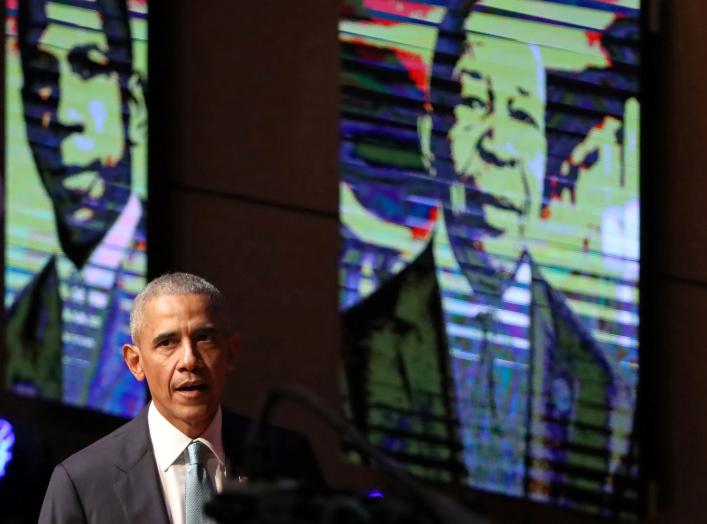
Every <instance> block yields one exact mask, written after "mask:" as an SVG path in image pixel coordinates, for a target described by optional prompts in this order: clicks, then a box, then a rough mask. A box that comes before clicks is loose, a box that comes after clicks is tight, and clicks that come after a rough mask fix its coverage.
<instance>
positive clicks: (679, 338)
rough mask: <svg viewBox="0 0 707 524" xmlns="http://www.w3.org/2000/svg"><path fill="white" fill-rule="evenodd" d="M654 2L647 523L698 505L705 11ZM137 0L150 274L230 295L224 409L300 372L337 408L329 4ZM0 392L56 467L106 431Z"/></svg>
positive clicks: (311, 431)
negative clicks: (236, 343) (143, 41)
mask: <svg viewBox="0 0 707 524" xmlns="http://www.w3.org/2000/svg"><path fill="white" fill-rule="evenodd" d="M664 3H665V5H664V6H663V11H662V12H661V13H660V17H659V20H660V27H659V31H658V33H657V34H654V35H653V36H651V37H650V39H649V43H648V45H647V53H646V55H645V63H646V72H647V74H646V78H645V87H646V93H645V98H644V101H643V103H644V122H643V124H644V125H645V126H646V129H647V131H646V133H645V134H644V141H643V144H642V147H643V150H644V152H645V154H644V159H643V161H644V167H645V170H644V176H643V184H644V191H645V192H644V200H643V206H644V212H643V217H644V224H643V226H644V241H645V244H644V245H645V247H646V251H645V253H644V255H645V259H644V260H645V261H646V266H645V271H644V274H643V277H644V285H645V287H644V295H643V297H642V300H643V301H644V312H643V313H644V317H643V322H644V330H645V331H644V333H643V348H644V353H643V358H644V361H643V366H644V375H643V386H644V389H643V397H642V399H643V401H644V406H643V411H642V413H643V416H644V424H643V429H644V438H645V442H646V445H645V446H644V459H645V462H646V468H645V473H646V475H647V484H646V486H647V491H648V493H649V497H648V499H649V501H648V506H649V516H648V517H647V518H645V519H643V520H642V522H651V523H653V522H655V523H690V522H704V521H705V517H704V514H705V509H704V506H705V501H707V343H706V342H705V340H707V321H706V320H704V319H703V316H704V315H705V312H707V307H706V306H707V227H706V226H705V223H704V220H705V218H706V217H707V213H706V212H705V206H706V205H707V198H706V196H705V193H706V192H707V173H705V166H707V97H705V92H707V67H705V65H706V64H707V36H705V33H704V24H705V20H707V2H704V0H671V1H670V2H664ZM152 4H153V5H151V17H152V18H153V20H155V21H156V23H154V24H153V25H152V28H151V35H150V38H151V46H152V50H151V61H152V63H151V78H150V94H149V96H150V103H151V115H150V125H151V153H150V154H151V159H150V176H151V177H152V184H153V186H152V188H151V193H150V199H151V216H150V221H151V228H152V229H151V231H150V252H151V256H152V257H153V258H152V260H151V264H152V267H151V271H152V272H153V274H155V273H157V272H161V271H164V270H185V271H192V272H195V273H198V274H200V275H203V276H204V277H206V278H207V279H209V280H211V281H213V282H214V283H215V284H216V285H217V286H218V287H220V288H221V290H222V291H223V292H224V293H225V294H226V296H227V297H229V298H230V300H231V305H232V309H233V316H234V318H235V319H236V323H237V326H238V328H239V330H240V332H241V336H242V354H241V357H240V362H239V367H238V369H237V371H236V373H235V374H234V375H233V376H232V377H231V380H230V384H229V385H228V387H227V391H226V398H225V404H226V405H227V406H228V407H229V408H232V409H234V410H236V411H239V412H241V413H245V414H250V415H252V414H255V413H256V412H257V409H258V407H259V404H260V400H261V398H262V396H263V395H264V393H265V392H266V391H267V390H268V389H269V388H270V387H272V386H275V385H282V384H287V383H295V382H296V383H298V384H301V385H304V386H306V387H309V388H311V389H312V390H313V391H315V392H316V393H317V394H318V395H319V396H320V397H321V398H322V399H324V401H325V402H326V403H327V404H329V405H330V406H332V407H335V408H338V406H339V365H340V362H339V346H340V344H339V314H338V304H337V297H338V283H337V254H338V246H339V238H338V116H339V94H338V89H339V48H338V41H337V22H338V16H339V7H338V3H337V2H332V1H331V0H303V1H299V2H282V1H281V2H234V1H232V0H211V1H209V2H190V1H186V0H178V1H173V2H153V3H152ZM158 4H159V5H158ZM3 98H4V97H3ZM3 144H4V141H3ZM0 402H1V409H2V412H3V413H5V414H7V415H8V416H9V417H11V418H13V417H14V418H17V417H21V418H22V419H24V420H32V421H33V423H32V425H31V426H32V427H31V428H29V429H27V428H23V430H22V431H23V432H25V431H27V432H29V433H31V434H34V435H35V436H37V435H39V436H42V437H46V436H49V437H50V443H49V444H48V445H47V446H48V447H47V449H46V450H44V451H42V453H44V452H46V454H47V456H49V457H52V459H53V460H59V459H61V458H63V457H64V456H65V455H67V454H69V453H70V452H73V451H75V450H76V449H79V448H80V447H83V446H84V445H86V444H87V443H88V442H90V441H92V440H94V439H95V438H97V437H98V436H100V435H103V434H105V433H107V432H108V431H109V430H110V429H112V428H113V427H115V426H116V425H117V424H118V423H119V422H120V421H117V420H115V419H113V418H111V417H107V416H103V415H100V414H94V413H87V412H84V411H81V410H75V409H70V408H62V407H59V406H56V405H51V404H47V403H41V404H40V403H36V402H33V401H31V400H27V399H18V398H15V397H10V396H7V395H6V394H3V395H2V396H0ZM277 418H278V421H279V422H280V423H282V424H284V425H286V426H289V427H293V428H296V429H298V430H300V431H302V432H304V433H306V434H307V435H309V436H310V439H311V441H312V443H313V446H314V448H315V450H316V452H317V455H318V456H319V459H320V462H321V465H322V468H323V470H324V473H325V474H326V476H327V478H328V480H329V481H330V482H331V483H332V484H334V485H335V486H338V487H343V486H349V487H363V486H367V485H370V484H371V483H375V482H379V481H380V478H378V477H377V476H376V475H375V474H372V473H370V472H368V471H366V470H364V469H363V468H361V467H357V466H355V465H351V464H348V463H346V462H345V461H344V460H343V459H342V458H341V457H340V455H339V451H338V450H339V441H338V438H337V436H336V435H335V433H334V432H333V431H331V430H329V429H327V428H326V427H325V426H324V424H323V423H321V422H319V421H318V420H317V419H316V418H315V417H314V416H313V415H311V414H309V413H306V412H305V411H304V410H303V409H301V408H299V407H296V406H293V405H284V406H283V407H282V409H281V410H280V411H279V415H278V417H277ZM18 437H19V434H18ZM27 438H34V437H27ZM34 467H35V466H34V465H30V466H28V468H30V470H31V471H32V473H33V474H34V477H33V478H34V479H35V480H36V482H34V483H33V484H34V485H31V484H28V485H27V487H26V489H27V490H34V491H41V492H42V493H40V494H39V498H40V499H41V496H42V494H43V489H44V486H40V484H41V482H40V481H41V479H42V478H43V475H45V472H43V470H42V469H41V467H40V466H36V468H37V470H36V472H35V471H34V469H32V468H34ZM25 497H26V498H25V501H26V502H29V501H31V500H33V497H34V498H35V499H36V495H35V494H32V493H26V494H25ZM481 503H482V505H483V506H485V507H486V509H487V514H488V516H489V517H491V518H495V519H497V521H498V522H507V523H524V524H525V523H528V524H530V523H540V522H566V523H570V524H571V523H589V522H601V519H593V518H590V517H586V516H582V515H577V514H575V513H570V512H567V511H563V510H559V509H556V508H548V507H544V506H540V505H537V504H532V503H528V502H523V501H517V500H514V499H508V498H505V497H499V496H491V495H481ZM0 511H2V508H0ZM0 520H1V519H0Z"/></svg>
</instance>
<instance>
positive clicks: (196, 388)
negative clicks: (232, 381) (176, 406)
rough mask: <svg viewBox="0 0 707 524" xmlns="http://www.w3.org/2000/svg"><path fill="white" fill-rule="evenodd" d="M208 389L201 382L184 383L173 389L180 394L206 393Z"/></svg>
mask: <svg viewBox="0 0 707 524" xmlns="http://www.w3.org/2000/svg"><path fill="white" fill-rule="evenodd" d="M208 388H209V386H208V385H207V384H206V383H205V382H201V381H190V382H184V383H182V384H180V385H178V386H177V387H175V388H174V389H175V391H179V392H182V393H191V392H203V391H206V390H207V389H208Z"/></svg>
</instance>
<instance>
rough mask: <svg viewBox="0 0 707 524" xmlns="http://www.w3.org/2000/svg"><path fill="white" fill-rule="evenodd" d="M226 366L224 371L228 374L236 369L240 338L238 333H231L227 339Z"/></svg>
mask: <svg viewBox="0 0 707 524" xmlns="http://www.w3.org/2000/svg"><path fill="white" fill-rule="evenodd" d="M227 344H228V355H227V358H228V364H227V367H226V370H227V371H228V372H229V373H230V372H231V371H233V370H234V369H236V364H237V362H238V356H239V353H240V349H241V336H240V335H239V334H238V333H233V334H232V335H231V336H230V337H228V341H227Z"/></svg>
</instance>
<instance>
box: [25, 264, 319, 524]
mask: <svg viewBox="0 0 707 524" xmlns="http://www.w3.org/2000/svg"><path fill="white" fill-rule="evenodd" d="M130 330H131V335H132V344H125V345H124V346H123V358H124V360H125V363H126V364H127V366H128V368H129V369H130V371H131V373H132V374H133V375H134V376H135V378H136V379H137V380H139V381H143V380H146V381H147V386H148V388H149V390H150V394H151V396H152V402H151V403H150V404H149V406H148V407H147V408H145V409H144V410H143V411H142V412H141V413H140V414H139V415H138V416H137V417H136V418H135V419H133V420H132V421H130V422H128V423H127V424H125V425H124V426H122V427H121V428H119V429H117V430H116V431H114V432H113V433H111V434H110V435H108V436H106V437H104V438H103V439H101V440H99V441H98V442H96V443H94V444H93V445H91V446H89V447H87V448H85V449H84V450H82V451H79V452H78V453H76V454H75V455H73V456H71V457H69V458H68V459H67V460H65V461H64V462H62V463H61V464H59V465H58V466H57V467H56V469H55V470H54V473H53V475H52V478H51V480H50V482H49V487H48V489H47V493H46V495H45V498H44V503H43V505H42V510H41V513H40V517H39V522H40V523H69V522H70V523H97V524H98V523H100V524H109V523H119V522H121V523H122V522H125V523H137V522H149V523H164V524H167V523H172V524H196V523H202V522H211V521H210V519H208V518H206V517H205V516H204V515H203V503H204V502H205V501H206V500H207V499H208V497H210V495H211V494H212V493H213V492H214V491H220V490H221V489H222V487H223V484H224V481H225V480H226V479H228V478H236V477H237V476H238V474H239V472H241V473H242V472H243V470H242V468H243V462H244V451H245V450H244V443H245V442H244V441H245V438H246V435H247V433H248V426H249V422H248V420H247V419H244V418H242V417H239V416H237V415H234V414H231V413H228V412H227V411H225V410H223V409H222V408H221V405H220V402H221V395H222V392H223V386H224V382H225V378H226V374H227V373H229V372H230V371H232V370H233V368H234V364H235V360H236V355H237V352H238V346H239V338H238V335H237V334H236V333H235V332H234V331H233V330H232V329H231V324H230V318H229V314H228V309H227V306H226V303H225V300H224V298H223V295H222V294H221V293H220V291H219V290H218V289H216V287H214V286H213V285H212V284H210V283H209V282H207V281H206V280H204V279H203V278H200V277H197V276H195V275H191V274H187V273H172V274H167V275H164V276H162V277H160V278H157V279H155V280H153V281H152V282H150V283H149V284H148V285H147V286H146V287H145V289H143V290H142V291H141V292H140V294H139V295H138V296H137V297H136V299H135V301H134V303H133V306H132V310H131V315H130ZM136 387H137V386H136ZM268 444H269V447H270V459H271V463H272V464H275V465H277V473H278V474H280V475H283V476H287V477H297V478H304V479H307V480H312V481H318V480H319V479H320V472H319V469H318V466H317V464H316V461H315V459H314V456H313V454H312V452H311V449H310V448H309V445H308V443H307V442H306V440H305V439H303V438H302V437H301V436H299V435H297V434H294V433H291V432H289V431H285V430H276V431H275V430H274V431H271V432H270V436H269V442H268Z"/></svg>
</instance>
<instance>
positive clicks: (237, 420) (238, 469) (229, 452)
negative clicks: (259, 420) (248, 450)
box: [221, 409, 250, 478]
mask: <svg viewBox="0 0 707 524" xmlns="http://www.w3.org/2000/svg"><path fill="white" fill-rule="evenodd" d="M249 426H250V424H249V421H248V419H246V418H244V417H241V416H240V415H236V414H235V413H230V412H228V411H226V410H225V409H224V410H223V419H222V422H221V436H222V439H223V451H224V453H225V454H226V459H227V464H228V475H229V477H231V478H238V476H239V475H243V474H245V471H244V456H243V455H244V452H245V439H246V437H247V435H248V430H249V429H250V428H249Z"/></svg>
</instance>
